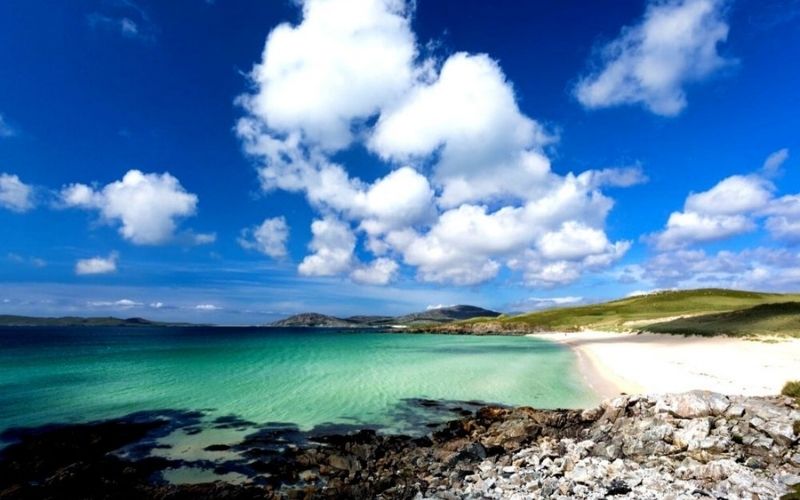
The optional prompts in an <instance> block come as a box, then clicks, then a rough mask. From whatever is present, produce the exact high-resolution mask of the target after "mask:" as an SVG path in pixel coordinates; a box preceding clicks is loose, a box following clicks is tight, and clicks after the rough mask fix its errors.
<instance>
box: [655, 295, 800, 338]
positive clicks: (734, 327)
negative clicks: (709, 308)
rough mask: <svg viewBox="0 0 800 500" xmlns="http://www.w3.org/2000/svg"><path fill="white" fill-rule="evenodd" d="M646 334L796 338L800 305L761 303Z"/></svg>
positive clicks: (659, 326)
mask: <svg viewBox="0 0 800 500" xmlns="http://www.w3.org/2000/svg"><path fill="white" fill-rule="evenodd" d="M647 331H649V332H655V333H677V334H683V335H703V336H711V335H731V336H745V337H747V336H759V335H760V336H763V335H787V336H792V337H800V302H784V303H777V304H763V305H760V306H754V307H749V308H747V309H739V310H737V311H731V312H724V313H714V314H703V315H701V316H692V317H688V318H679V319H674V320H672V321H664V322H661V323H654V324H650V325H647Z"/></svg>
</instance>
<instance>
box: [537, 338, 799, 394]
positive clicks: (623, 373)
mask: <svg viewBox="0 0 800 500" xmlns="http://www.w3.org/2000/svg"><path fill="white" fill-rule="evenodd" d="M531 336H533V337H537V338H541V339H546V340H551V341H555V342H559V343H561V344H564V345H568V346H570V347H571V348H572V349H573V351H574V352H575V354H576V355H577V357H578V366H579V369H580V371H581V375H582V376H583V377H584V379H585V380H586V382H587V384H588V385H589V386H590V387H592V389H593V390H594V391H595V392H596V393H597V394H598V395H599V396H601V397H604V398H605V397H611V396H615V395H618V394H620V393H623V392H624V393H628V394H637V393H667V392H684V391H690V390H694V389H705V390H710V391H715V392H720V393H724V394H740V395H748V396H759V395H770V394H778V393H779V392H780V390H781V387H782V386H783V384H784V383H785V382H786V381H788V380H797V379H800V339H786V340H779V341H774V342H772V341H771V342H762V341H751V340H742V339H738V338H731V337H683V336H680V335H663V334H655V333H643V334H632V333H615V332H602V331H582V332H570V333H563V332H554V333H542V334H532V335H531Z"/></svg>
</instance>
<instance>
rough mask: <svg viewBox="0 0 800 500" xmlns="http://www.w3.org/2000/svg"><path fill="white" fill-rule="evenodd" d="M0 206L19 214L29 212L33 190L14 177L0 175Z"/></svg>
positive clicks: (4, 174)
mask: <svg viewBox="0 0 800 500" xmlns="http://www.w3.org/2000/svg"><path fill="white" fill-rule="evenodd" d="M0 125H2V124H1V123H0ZM0 206H2V207H3V208H7V209H8V210H11V211H12V212H19V213H22V212H27V211H28V210H31V209H32V208H33V207H34V202H33V188H32V187H31V186H29V185H27V184H25V183H24V182H22V181H21V180H20V179H19V177H17V176H16V175H12V174H6V173H0Z"/></svg>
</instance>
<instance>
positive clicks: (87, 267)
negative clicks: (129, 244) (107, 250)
mask: <svg viewBox="0 0 800 500" xmlns="http://www.w3.org/2000/svg"><path fill="white" fill-rule="evenodd" d="M117 258H118V255H117V253H116V252H112V253H111V254H110V255H109V256H108V257H92V258H89V259H80V260H78V262H76V263H75V274H77V275H87V274H109V273H114V272H116V271H117Z"/></svg>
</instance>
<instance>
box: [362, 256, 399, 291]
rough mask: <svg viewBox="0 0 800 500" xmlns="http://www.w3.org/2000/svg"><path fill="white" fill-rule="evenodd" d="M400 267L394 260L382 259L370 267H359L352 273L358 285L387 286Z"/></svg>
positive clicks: (373, 262)
mask: <svg viewBox="0 0 800 500" xmlns="http://www.w3.org/2000/svg"><path fill="white" fill-rule="evenodd" d="M399 268H400V266H399V265H398V264H397V262H395V261H393V260H392V259H387V258H385V257H380V258H377V259H375V260H374V261H372V262H371V263H369V264H368V265H365V266H361V267H358V268H356V269H354V270H353V272H352V273H350V277H351V278H352V279H353V281H355V282H356V283H362V284H365V285H386V284H388V283H389V282H391V281H392V280H393V279H394V277H395V274H397V270H398V269H399Z"/></svg>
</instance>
